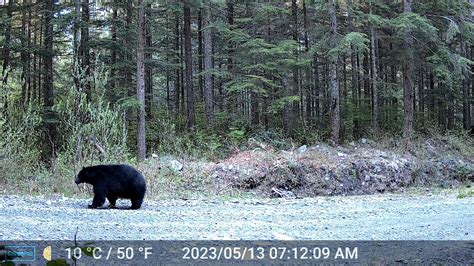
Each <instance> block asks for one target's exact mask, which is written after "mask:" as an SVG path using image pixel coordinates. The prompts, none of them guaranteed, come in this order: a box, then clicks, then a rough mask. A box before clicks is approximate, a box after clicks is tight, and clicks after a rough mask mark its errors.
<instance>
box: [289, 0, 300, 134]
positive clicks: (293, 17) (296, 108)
mask: <svg viewBox="0 0 474 266" xmlns="http://www.w3.org/2000/svg"><path fill="white" fill-rule="evenodd" d="M296 2H297V0H291V20H292V37H293V41H294V42H295V43H296V45H297V47H298V46H299V41H298V5H297V3H296ZM293 55H294V57H295V59H296V60H298V48H296V49H295V50H294V51H293ZM298 72H299V71H298V67H297V66H293V91H292V93H291V94H292V96H297V95H298V94H299V80H298V75H299V73H298ZM299 104H302V103H299ZM299 104H298V102H296V101H294V102H293V103H292V106H293V108H292V111H291V117H292V118H291V120H290V123H291V126H290V127H291V132H290V134H293V133H294V132H293V131H294V130H295V126H296V124H297V121H298V118H299V116H300V115H299V114H298V112H299Z"/></svg>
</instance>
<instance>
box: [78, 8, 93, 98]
mask: <svg viewBox="0 0 474 266" xmlns="http://www.w3.org/2000/svg"><path fill="white" fill-rule="evenodd" d="M89 21H90V14H89V0H82V21H81V46H80V50H81V63H82V65H81V71H82V75H81V76H82V78H83V79H84V91H85V93H86V95H87V98H88V99H89V100H91V99H92V98H91V97H92V94H91V93H92V92H91V57H90V45H89Z"/></svg>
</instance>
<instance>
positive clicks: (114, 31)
mask: <svg viewBox="0 0 474 266" xmlns="http://www.w3.org/2000/svg"><path fill="white" fill-rule="evenodd" d="M76 1H77V0H76ZM118 5H119V3H118V0H113V3H112V25H111V32H112V43H113V47H112V51H111V55H110V57H111V59H110V64H111V70H110V71H111V74H112V75H111V76H112V77H111V79H112V91H113V92H115V91H116V89H117V87H118V86H117V77H116V76H117V74H116V72H117V71H116V68H117V66H116V65H117V47H116V46H117V18H118ZM111 96H112V99H113V101H114V102H115V101H116V100H117V99H116V96H115V93H113V94H112V95H111Z"/></svg>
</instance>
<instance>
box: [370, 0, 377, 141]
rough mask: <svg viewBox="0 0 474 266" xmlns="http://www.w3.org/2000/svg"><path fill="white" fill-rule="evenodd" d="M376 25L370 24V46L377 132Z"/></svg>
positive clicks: (373, 125)
mask: <svg viewBox="0 0 474 266" xmlns="http://www.w3.org/2000/svg"><path fill="white" fill-rule="evenodd" d="M369 5H370V14H371V15H372V13H373V4H372V0H370V3H369ZM376 38H377V37H376V35H375V28H374V25H373V24H372V23H371V24H370V44H371V45H370V46H371V52H372V95H373V101H372V127H373V129H374V130H375V131H376V132H377V131H378V130H379V90H378V79H379V76H378V70H377V62H378V60H377V53H376V51H377V47H376V45H377V39H376Z"/></svg>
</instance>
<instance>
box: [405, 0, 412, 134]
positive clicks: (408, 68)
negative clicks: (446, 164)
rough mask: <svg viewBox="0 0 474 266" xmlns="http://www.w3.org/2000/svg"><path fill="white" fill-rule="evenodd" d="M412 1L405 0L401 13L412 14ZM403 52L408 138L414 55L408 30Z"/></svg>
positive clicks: (408, 132) (410, 122) (410, 118)
mask: <svg viewBox="0 0 474 266" xmlns="http://www.w3.org/2000/svg"><path fill="white" fill-rule="evenodd" d="M412 2H413V0H405V1H404V4H403V13H410V12H412V8H411V4H412ZM404 46H405V52H406V61H405V66H404V68H403V109H404V115H403V134H404V136H406V137H409V136H411V135H412V134H413V126H414V110H413V86H414V85H413V80H414V69H413V68H414V64H415V60H414V55H413V36H412V32H411V30H410V29H407V30H406V31H405V45H404Z"/></svg>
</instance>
